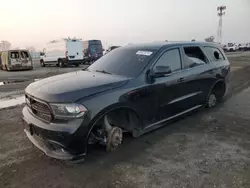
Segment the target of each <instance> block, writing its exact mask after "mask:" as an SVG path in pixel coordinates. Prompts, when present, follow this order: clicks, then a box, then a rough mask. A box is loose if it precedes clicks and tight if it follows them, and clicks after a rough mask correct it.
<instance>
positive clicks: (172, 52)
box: [147, 47, 188, 128]
mask: <svg viewBox="0 0 250 188" xmlns="http://www.w3.org/2000/svg"><path fill="white" fill-rule="evenodd" d="M180 54H181V53H180V48H178V47H175V48H171V49H167V50H165V51H163V52H162V54H161V55H160V57H159V59H158V60H157V62H156V63H155V65H154V66H153V67H156V66H169V67H170V68H171V71H172V73H171V74H170V75H168V76H166V77H160V78H155V82H154V83H153V84H151V85H149V86H148V87H149V91H150V93H151V98H152V99H154V100H155V101H154V100H152V101H154V102H153V103H152V104H150V106H151V109H156V108H157V109H156V110H152V111H153V112H154V119H153V123H155V122H159V121H162V120H166V119H169V118H171V117H174V116H175V115H177V114H179V113H181V112H183V111H185V110H186V106H185V104H184V101H185V99H186V96H187V95H188V90H187V89H185V85H183V83H182V82H181V81H180V79H181V78H182V77H183V71H182V59H181V55H180ZM151 126H152V125H149V126H147V128H149V127H151Z"/></svg>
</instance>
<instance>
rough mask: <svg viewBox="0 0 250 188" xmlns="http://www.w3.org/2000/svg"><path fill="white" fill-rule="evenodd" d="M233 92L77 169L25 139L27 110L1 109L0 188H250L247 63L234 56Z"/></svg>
mask: <svg viewBox="0 0 250 188" xmlns="http://www.w3.org/2000/svg"><path fill="white" fill-rule="evenodd" d="M230 61H231V63H232V75H231V87H230V90H229V94H228V97H227V100H226V101H225V102H224V103H222V104H220V105H219V106H218V107H217V108H215V109H211V110H207V109H203V110H200V111H199V112H197V113H195V114H193V115H192V116H188V117H186V118H183V119H182V120H180V121H177V122H175V123H173V124H170V125H168V126H166V127H164V128H161V129H158V130H156V131H154V132H151V133H149V134H147V135H144V136H142V137H140V138H139V139H132V138H131V137H130V136H126V137H125V140H124V143H123V145H122V146H121V147H120V148H118V150H116V151H114V152H112V153H106V152H105V151H104V150H102V149H100V148H98V149H94V150H92V151H91V152H90V153H89V155H88V156H87V157H86V158H85V161H84V162H82V163H80V164H73V163H70V162H62V161H58V160H54V159H50V158H48V157H47V156H45V155H44V154H43V153H41V152H40V151H39V150H38V149H36V148H35V147H33V146H32V144H31V143H30V142H29V141H28V139H27V138H26V137H25V135H24V133H23V127H22V123H21V121H20V118H21V109H22V106H18V107H12V108H9V109H5V110H0V187H18V188H29V187H30V188H33V187H36V188H39V187H53V188H54V187H58V188H59V187H60V188H61V187H77V188H78V187H79V188H80V187H90V188H91V187H102V188H106V187H108V188H112V187H128V188H129V187H139V188H144V187H170V188H173V187H177V188H179V187H180V188H195V187H202V188H211V187H220V188H229V187H235V188H239V187H240V188H241V187H245V188H249V187H250V179H249V177H250V125H249V120H250V89H248V87H249V86H250V82H249V79H250V66H249V65H250V56H248V55H241V56H237V57H235V56H232V57H230Z"/></svg>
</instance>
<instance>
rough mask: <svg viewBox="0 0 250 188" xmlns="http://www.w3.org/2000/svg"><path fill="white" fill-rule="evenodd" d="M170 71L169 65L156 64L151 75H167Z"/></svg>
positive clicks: (156, 76) (155, 76)
mask: <svg viewBox="0 0 250 188" xmlns="http://www.w3.org/2000/svg"><path fill="white" fill-rule="evenodd" d="M171 73H172V71H171V68H170V67H169V66H156V67H154V69H153V74H152V76H153V77H154V78H159V77H164V76H169V75H170V74H171Z"/></svg>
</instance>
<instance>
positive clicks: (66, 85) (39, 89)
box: [25, 71, 128, 103]
mask: <svg viewBox="0 0 250 188" xmlns="http://www.w3.org/2000/svg"><path fill="white" fill-rule="evenodd" d="M127 81H128V78H127V77H123V76H118V75H111V74H104V73H98V72H88V71H77V72H71V73H66V74H61V75H57V76H52V77H48V78H45V79H42V80H39V81H36V82H33V83H31V84H30V85H29V86H28V87H27V88H26V89H25V92H26V93H27V94H29V95H31V96H33V97H36V98H38V99H41V100H44V101H46V102H56V103H61V102H62V103H65V102H76V101H77V100H80V99H82V98H84V97H87V96H90V95H93V94H97V93H100V92H103V91H106V90H110V89H115V88H117V87H119V86H122V85H124V84H125V83H126V82H127Z"/></svg>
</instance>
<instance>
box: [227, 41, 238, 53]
mask: <svg viewBox="0 0 250 188" xmlns="http://www.w3.org/2000/svg"><path fill="white" fill-rule="evenodd" d="M238 49H239V47H238V45H236V44H235V43H228V44H227V45H224V46H223V50H224V51H225V52H235V51H237V50H238Z"/></svg>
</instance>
